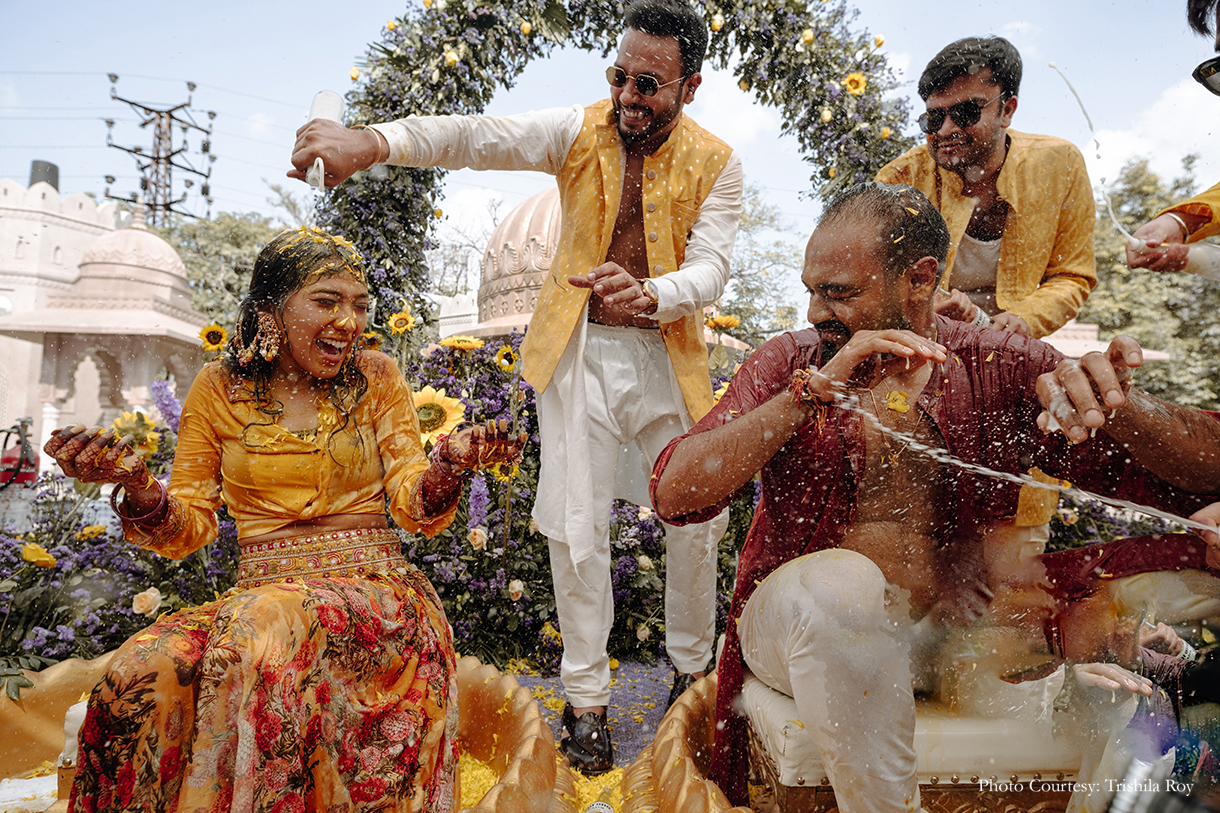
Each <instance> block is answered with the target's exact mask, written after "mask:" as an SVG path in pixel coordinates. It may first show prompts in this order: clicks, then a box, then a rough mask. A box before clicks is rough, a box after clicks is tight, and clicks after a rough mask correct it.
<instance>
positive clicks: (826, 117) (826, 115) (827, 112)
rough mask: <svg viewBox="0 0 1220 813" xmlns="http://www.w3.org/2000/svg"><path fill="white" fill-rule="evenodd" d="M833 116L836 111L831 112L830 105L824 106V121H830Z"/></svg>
mask: <svg viewBox="0 0 1220 813" xmlns="http://www.w3.org/2000/svg"><path fill="white" fill-rule="evenodd" d="M832 118H834V113H831V112H830V108H829V107H823V108H822V121H827V122H828V121H830V120H831V119H832Z"/></svg>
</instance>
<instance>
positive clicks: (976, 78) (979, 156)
mask: <svg viewBox="0 0 1220 813" xmlns="http://www.w3.org/2000/svg"><path fill="white" fill-rule="evenodd" d="M1021 67H1022V66H1021V55H1020V53H1018V52H1017V49H1016V48H1015V47H1013V45H1012V43H1010V42H1009V41H1008V40H1006V39H1004V38H1003V37H985V38H979V37H969V38H966V39H962V40H958V41H956V42H953V43H950V44H949V45H947V46H945V47H944V48H943V49H941V51H940V53H938V54H937V55H936V56H934V57H933V58H932V61H931V62H929V63H928V65H927V67H926V68H924V72H923V75H922V76H920V78H919V95H920V97H921V98H922V99H923V100H924V102H925V103H926V105H927V110H926V112H924V113H923V114H922V115H921V116H920V117H919V126H920V129H922V130H923V131H924V133H925V134H927V143H925V144H922V145H920V146H918V147H916V148H914V149H912V150H909V151H907V152H906V153H904V154H902V155H900V156H898V157H897V158H895V159H894V160H893V161H891V162H890V163H889V164H886V165H885V166H884V167H882V168H881V171H880V172H879V173H877V180H878V181H880V182H882V183H891V184H909V185H911V186H914V187H915V188H916V189H919V190H920V191H921V192H923V193H924V194H925V195H927V196H928V198H929V199H930V200H931V201H932V204H933V205H934V206H935V207H936V208H937V209H938V210H940V213H941V215H943V216H944V218H945V222H946V224H947V225H948V226H949V237H950V245H949V257H948V260H947V267H946V270H945V274H944V277H942V280H941V285H942V287H944V288H947V289H949V288H951V291H952V293H951V294H947V295H943V296H942V297H941V299H940V301H939V302H938V303H937V305H936V312H937V313H939V314H941V315H942V316H947V317H949V318H951V319H959V320H961V321H967V322H974V323H975V324H978V325H990V326H991V327H993V328H995V329H997V330H1004V331H1008V332H1012V333H1020V334H1022V335H1024V336H1031V337H1033V338H1035V339H1041V338H1043V337H1044V336H1047V335H1048V334H1051V333H1054V332H1055V331H1056V330H1058V329H1059V328H1061V327H1063V325H1064V324H1065V323H1066V322H1067V321H1068V320H1069V319H1071V318H1072V317H1074V316H1075V315H1076V312H1077V311H1078V310H1080V306H1081V305H1083V304H1084V301H1085V300H1086V299H1088V297H1089V292H1090V291H1092V290H1093V286H1094V285H1096V284H1097V270H1096V265H1095V262H1094V256H1093V221H1094V217H1095V206H1094V203H1093V190H1092V188H1091V187H1090V185H1089V176H1088V173H1087V171H1086V170H1085V165H1084V156H1082V155H1081V154H1080V150H1078V149H1076V147H1075V146H1074V145H1073V144H1071V143H1070V142H1068V141H1064V140H1063V139H1061V138H1055V137H1054V136H1044V135H1029V134H1027V133H1019V132H1017V131H1016V130H1010V129H1009V125H1010V124H1011V123H1012V117H1013V114H1014V113H1015V112H1016V110H1017V92H1018V91H1019V90H1020V86H1021ZM1031 474H1033V476H1035V477H1036V478H1038V479H1040V480H1042V481H1044V482H1048V483H1050V482H1054V478H1049V477H1046V476H1045V475H1042V474H1041V472H1038V471H1037V470H1034V471H1033V472H1031ZM1058 503H1059V495H1058V494H1057V493H1056V492H1054V491H1048V490H1045V489H1036V488H1030V487H1026V488H1023V489H1022V490H1021V501H1020V506H1019V509H1018V512H1017V516H1016V517H1014V518H1013V520H1012V523H1011V525H1009V526H1007V527H1006V528H1002V529H997V531H996V533H995V534H994V535H993V540H992V543H991V544H990V545H989V551H991V552H992V553H993V555H995V556H997V557H998V558H999V559H1000V560H1009V559H1021V558H1023V557H1026V556H1029V555H1030V554H1034V553H1039V552H1041V550H1042V549H1043V548H1044V547H1045V545H1046V542H1047V539H1048V538H1049V536H1050V526H1049V524H1048V523H1049V522H1050V519H1051V517H1052V516H1053V515H1054V512H1055V510H1056V507H1057V506H1058Z"/></svg>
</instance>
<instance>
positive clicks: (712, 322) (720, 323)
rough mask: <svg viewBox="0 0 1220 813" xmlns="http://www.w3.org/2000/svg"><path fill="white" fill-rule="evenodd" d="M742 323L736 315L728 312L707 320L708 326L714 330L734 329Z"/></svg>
mask: <svg viewBox="0 0 1220 813" xmlns="http://www.w3.org/2000/svg"><path fill="white" fill-rule="evenodd" d="M740 324H741V320H740V319H738V318H737V317H736V316H730V315H729V314H727V313H722V314H720V315H719V316H713V317H711V318H710V319H708V320H707V326H708V327H710V328H711V329H712V330H732V329H733V328H735V327H737V326H738V325H740Z"/></svg>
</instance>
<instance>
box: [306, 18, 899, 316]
mask: <svg viewBox="0 0 1220 813" xmlns="http://www.w3.org/2000/svg"><path fill="white" fill-rule="evenodd" d="M626 5H627V4H625V3H623V2H619V1H615V2H607V1H606V0H567V2H564V0H422V5H420V6H417V7H413V8H411V9H409V10H408V11H407V13H406V14H405V15H403V16H402V17H401V18H399V19H396V20H390V21H388V22H387V23H386V25H385V27H384V28H383V29H382V31H381V38H380V40H379V41H378V42H375V43H373V44H371V45H370V47H369V51H368V55H367V58H366V62H365V64H364V65H363V66H362V69H361V70H359V73H358V74H357V72H356V71H357V69H353V78H354V79H355V80H356V82H357V85H356V87H355V88H354V89H353V90H352V91H351V92H350V93H349V94H348V112H349V119H350V121H351V122H352V123H365V122H373V121H385V120H389V119H395V118H401V117H403V116H406V115H408V114H411V113H416V114H421V115H428V114H450V113H464V114H477V113H481V112H482V111H483V109H484V107H485V106H486V105H487V103H488V102H489V101H490V100H491V98H492V95H493V94H494V93H495V91H496V89H497V88H499V87H506V88H507V87H511V86H512V85H513V83H514V81H515V79H516V77H517V76H518V75H519V74H520V73H521V71H522V70H523V69H524V68H525V66H526V64H528V63H529V61H530V60H531V59H534V58H536V57H540V56H546V55H548V54H549V53H551V51H552V50H554V48H555V47H556V46H564V45H572V46H576V47H579V48H583V49H585V50H590V51H593V50H598V51H601V52H602V54H604V55H608V54H610V53H611V52H612V51H613V50H614V49H615V47H616V45H617V41H618V36H619V33H620V31H621V27H622V17H623V10H624V8H625V6H626ZM695 5H696V7H697V8H700V9H701V10H702V11H703V14H704V15H705V17H706V19H707V23H708V27H709V29H710V31H711V36H710V41H709V44H708V62H709V63H710V64H711V65H713V66H715V67H719V68H726V67H731V68H732V70H733V72H734V75H735V76H736V77H737V79H738V80H739V84H740V85H741V87H742V88H743V89H745V90H749V91H752V92H753V93H754V94H755V96H756V97H757V98H758V100H759V101H761V102H763V103H765V104H768V105H771V106H773V107H775V108H776V109H777V110H779V112H780V114H781V117H782V121H783V126H782V130H783V132H786V133H791V134H793V135H795V137H796V139H797V142H798V144H799V145H800V149H801V152H802V155H803V156H804V159H805V160H806V161H807V162H808V163H809V164H810V165H811V167H812V169H811V173H810V187H809V191H810V193H814V194H818V195H822V196H825V195H827V194H830V193H832V192H833V191H834V190H835V189H836V188H838V187H839V186H841V185H843V184H846V183H851V182H855V181H858V180H866V179H868V178H871V177H873V175H874V174H875V173H876V171H877V170H878V169H879V168H880V167H881V166H882V165H884V164H885V163H886V162H887V161H889V160H891V159H892V158H894V157H895V156H897V155H898V154H899V153H901V152H902V151H903V150H904V149H906V148H907V147H908V146H910V141H909V140H908V139H905V138H903V137H902V136H901V135H900V134H901V133H902V131H903V129H904V126H905V125H906V123H907V106H906V103H905V101H904V100H902V99H896V98H887V97H886V94H887V93H888V92H889V91H890V90H892V89H893V88H894V87H895V85H896V80H895V79H894V77H893V74H892V72H891V71H890V69H889V67H888V65H887V63H886V60H885V57H884V55H883V54H882V53H881V52H880V51H879V48H880V46H881V44H882V40H881V38H880V37H877V38H873V37H872V36H870V35H869V34H868V33H867V32H857V31H853V30H852V23H853V22H854V21H855V18H856V16H857V12H856V11H855V10H854V9H850V8H848V6H847V4H846V0H829V2H822V1H821V0H807V2H802V1H801V0H695ZM572 101H582V102H593V101H595V100H594V99H588V100H572ZM386 169H387V170H388V171H385V172H382V171H378V172H368V173H360V174H359V175H358V176H357V177H355V178H353V179H352V180H351V181H349V182H348V183H346V184H343V185H341V186H340V187H338V188H337V189H336V190H335V192H334V194H332V195H330V196H328V197H327V199H326V200H325V201H324V202H323V203H322V204H321V208H320V212H319V215H320V219H321V220H322V222H323V223H325V224H326V225H327V226H328V227H329V228H332V229H334V230H335V231H338V232H340V233H342V234H344V235H345V236H347V237H348V238H349V239H351V240H352V242H353V243H354V244H355V245H356V246H358V247H359V248H360V250H361V251H362V253H363V254H364V255H365V259H366V261H367V263H368V267H369V269H370V273H371V277H372V282H373V284H374V288H375V290H374V293H375V294H376V295H377V296H378V298H379V299H380V300H381V301H382V302H383V303H387V304H386V306H385V307H383V308H382V309H381V318H382V319H384V318H385V317H388V315H389V314H390V313H392V312H393V310H394V309H395V306H396V303H397V302H398V301H399V297H400V296H405V297H406V299H407V301H408V303H409V304H410V307H411V308H412V310H414V312H416V313H425V312H427V310H428V305H427V304H426V302H425V300H424V299H423V292H424V291H426V290H427V289H428V287H429V283H428V271H427V267H426V265H425V263H424V251H425V250H426V249H427V248H430V247H431V246H430V244H429V242H428V235H429V230H430V229H431V228H432V227H433V226H434V224H435V221H436V217H437V212H436V209H435V203H434V201H436V200H437V198H438V197H439V194H440V188H441V183H442V180H443V177H444V171H443V170H435V169H412V168H401V167H389V168H386Z"/></svg>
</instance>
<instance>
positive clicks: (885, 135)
mask: <svg viewBox="0 0 1220 813" xmlns="http://www.w3.org/2000/svg"><path fill="white" fill-rule="evenodd" d="M893 132H894V131H893V130H891V129H890V128H889V127H882V128H881V137H882V138H889V137H890V135H891V134H892V133H893Z"/></svg>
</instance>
